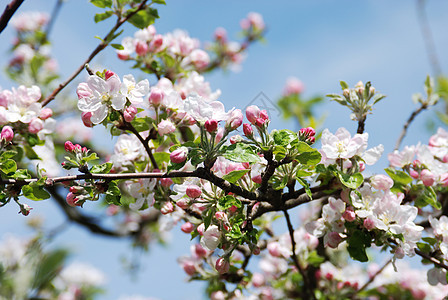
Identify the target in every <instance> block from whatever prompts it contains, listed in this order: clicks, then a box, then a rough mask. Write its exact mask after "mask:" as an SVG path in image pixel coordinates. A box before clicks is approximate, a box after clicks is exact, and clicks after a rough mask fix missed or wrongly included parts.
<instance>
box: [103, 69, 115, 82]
mask: <svg viewBox="0 0 448 300" xmlns="http://www.w3.org/2000/svg"><path fill="white" fill-rule="evenodd" d="M114 75H115V73H114V72H112V71H111V70H107V71H106V73H105V74H104V77H105V79H106V80H108V79H109V78H111V77H112V76H114Z"/></svg>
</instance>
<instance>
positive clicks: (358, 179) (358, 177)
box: [338, 172, 364, 190]
mask: <svg viewBox="0 0 448 300" xmlns="http://www.w3.org/2000/svg"><path fill="white" fill-rule="evenodd" d="M338 177H339V180H340V181H341V183H342V184H343V185H345V186H346V187H348V188H350V189H353V190H354V189H357V188H358V187H359V186H360V185H361V184H362V183H363V181H364V177H362V174H361V173H355V174H353V175H349V174H344V173H340V172H338Z"/></svg>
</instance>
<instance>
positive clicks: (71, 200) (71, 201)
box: [65, 192, 80, 207]
mask: <svg viewBox="0 0 448 300" xmlns="http://www.w3.org/2000/svg"><path fill="white" fill-rule="evenodd" d="M65 201H67V204H68V205H70V206H72V207H75V206H79V205H80V204H78V203H79V200H78V198H76V195H75V194H73V193H72V192H70V193H68V194H67V197H66V198H65Z"/></svg>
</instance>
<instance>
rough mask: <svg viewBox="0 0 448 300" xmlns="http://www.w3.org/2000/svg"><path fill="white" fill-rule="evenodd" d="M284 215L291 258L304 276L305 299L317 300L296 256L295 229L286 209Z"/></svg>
mask: <svg viewBox="0 0 448 300" xmlns="http://www.w3.org/2000/svg"><path fill="white" fill-rule="evenodd" d="M283 214H284V215H285V218H286V223H287V224H288V231H289V237H290V238H291V245H292V254H291V258H292V260H293V262H294V265H295V266H296V268H297V270H298V271H299V272H300V275H302V278H303V294H304V296H305V299H309V297H310V296H311V298H312V299H316V296H315V295H314V292H313V287H312V286H311V285H310V282H309V280H308V276H307V275H306V273H305V270H303V268H302V266H301V265H300V262H299V259H298V258H297V255H296V241H295V239H294V228H293V226H292V223H291V218H290V217H289V214H288V211H287V210H286V209H284V210H283Z"/></svg>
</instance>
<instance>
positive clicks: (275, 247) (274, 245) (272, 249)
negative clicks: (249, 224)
mask: <svg viewBox="0 0 448 300" xmlns="http://www.w3.org/2000/svg"><path fill="white" fill-rule="evenodd" d="M280 247H281V246H280V244H279V243H278V242H271V243H269V244H268V246H267V248H268V251H269V254H270V255H272V256H274V257H282V251H281V249H280Z"/></svg>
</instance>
